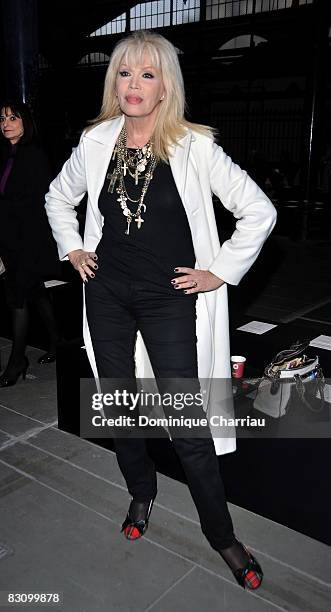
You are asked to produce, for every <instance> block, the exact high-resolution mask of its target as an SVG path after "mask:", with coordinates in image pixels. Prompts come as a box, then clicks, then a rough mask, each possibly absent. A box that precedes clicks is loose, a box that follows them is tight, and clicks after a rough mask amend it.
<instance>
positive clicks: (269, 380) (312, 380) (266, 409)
mask: <svg viewBox="0 0 331 612" xmlns="http://www.w3.org/2000/svg"><path fill="white" fill-rule="evenodd" d="M308 345H309V340H304V341H301V342H300V341H297V342H296V343H294V344H292V346H291V347H290V348H289V349H287V350H285V351H281V352H280V353H278V354H277V355H276V357H274V359H273V360H272V361H271V363H270V364H269V365H268V366H267V367H266V368H265V370H264V375H263V378H262V379H261V381H260V384H259V387H258V390H257V394H256V397H255V400H254V408H255V409H256V410H259V411H260V412H263V413H264V414H266V415H268V416H269V417H272V418H274V419H279V418H281V417H283V416H285V415H286V414H287V412H288V407H289V402H290V399H291V397H292V398H293V396H295V397H294V398H295V400H296V402H297V403H299V404H301V405H304V406H305V407H306V408H308V409H309V410H310V411H312V412H320V410H321V409H322V407H323V405H324V387H325V381H324V376H323V372H322V369H321V367H320V364H319V360H318V357H317V356H314V357H307V355H305V354H304V351H305V350H306V349H307V347H308ZM318 395H319V396H320V402H318V403H317V406H316V401H314V400H316V398H317V396H318Z"/></svg>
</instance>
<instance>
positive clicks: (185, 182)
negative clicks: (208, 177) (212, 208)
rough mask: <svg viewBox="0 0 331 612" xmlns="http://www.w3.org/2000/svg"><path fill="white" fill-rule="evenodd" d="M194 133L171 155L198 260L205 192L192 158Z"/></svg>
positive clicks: (171, 166)
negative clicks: (201, 214) (203, 192)
mask: <svg viewBox="0 0 331 612" xmlns="http://www.w3.org/2000/svg"><path fill="white" fill-rule="evenodd" d="M194 139H195V136H194V134H192V132H191V131H189V132H188V133H187V134H186V136H184V138H182V139H181V140H180V141H179V143H178V145H176V147H174V153H173V155H171V156H170V157H169V163H170V168H171V171H172V174H173V177H174V180H175V183H176V186H177V189H178V193H179V195H180V198H181V200H182V202H183V206H184V208H185V212H186V216H187V219H188V222H189V225H190V229H191V234H192V239H193V245H194V249H195V253H196V256H197V260H198V261H199V260H200V259H201V258H200V257H199V255H200V253H199V242H200V241H199V227H200V215H199V213H200V212H201V206H202V203H203V194H202V189H201V185H200V182H199V174H198V172H197V169H196V167H195V166H194V163H193V160H192V159H191V156H190V153H191V154H192V152H191V147H192V141H193V140H194Z"/></svg>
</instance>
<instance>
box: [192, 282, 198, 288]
mask: <svg viewBox="0 0 331 612" xmlns="http://www.w3.org/2000/svg"><path fill="white" fill-rule="evenodd" d="M197 286H198V283H197V281H194V282H193V287H194V289H195V288H196V287H197Z"/></svg>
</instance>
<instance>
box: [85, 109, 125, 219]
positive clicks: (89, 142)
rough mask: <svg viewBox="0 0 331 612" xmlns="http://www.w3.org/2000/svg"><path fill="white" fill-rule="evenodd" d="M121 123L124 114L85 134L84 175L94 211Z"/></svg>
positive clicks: (96, 208)
mask: <svg viewBox="0 0 331 612" xmlns="http://www.w3.org/2000/svg"><path fill="white" fill-rule="evenodd" d="M123 123H124V116H122V117H119V118H118V119H113V120H112V121H111V122H108V121H107V122H104V123H101V124H100V125H97V126H96V127H95V128H94V129H92V130H91V131H90V132H87V134H86V135H85V139H86V176H87V184H88V192H89V197H90V202H91V206H92V208H93V210H94V212H96V211H97V210H99V209H98V200H99V195H100V191H101V189H102V186H103V184H104V180H105V176H106V172H107V168H108V166H109V162H110V159H111V155H112V152H113V149H114V146H115V143H116V140H117V138H118V135H119V133H120V131H121V129H122V125H123ZM99 214H100V213H99ZM100 218H101V214H100Z"/></svg>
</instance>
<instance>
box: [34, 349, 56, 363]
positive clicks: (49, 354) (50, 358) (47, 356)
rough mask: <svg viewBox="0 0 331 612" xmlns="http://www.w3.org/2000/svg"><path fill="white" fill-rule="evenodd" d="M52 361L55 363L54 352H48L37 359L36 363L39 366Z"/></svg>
mask: <svg viewBox="0 0 331 612" xmlns="http://www.w3.org/2000/svg"><path fill="white" fill-rule="evenodd" d="M53 361H56V352H55V351H48V352H47V353H44V355H41V357H39V359H38V363H40V364H44V363H53Z"/></svg>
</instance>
